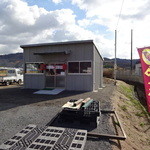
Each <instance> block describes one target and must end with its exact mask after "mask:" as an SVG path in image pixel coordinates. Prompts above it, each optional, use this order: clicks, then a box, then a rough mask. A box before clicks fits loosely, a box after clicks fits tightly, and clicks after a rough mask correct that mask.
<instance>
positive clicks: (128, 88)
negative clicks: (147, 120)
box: [119, 84, 150, 117]
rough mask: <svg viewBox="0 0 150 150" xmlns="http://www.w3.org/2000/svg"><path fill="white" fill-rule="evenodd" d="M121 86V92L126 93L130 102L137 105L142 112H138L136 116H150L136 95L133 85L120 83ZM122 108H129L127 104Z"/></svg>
mask: <svg viewBox="0 0 150 150" xmlns="http://www.w3.org/2000/svg"><path fill="white" fill-rule="evenodd" d="M119 88H120V92H121V93H122V94H124V95H125V96H126V97H127V98H128V99H129V100H130V104H131V105H134V106H135V107H136V109H137V110H139V111H140V112H138V113H136V116H139V117H144V116H150V114H149V113H148V112H147V110H146V109H145V107H143V105H142V104H141V103H140V102H139V101H138V100H137V99H136V97H135V96H134V88H133V86H131V85H130V86H125V85H123V84H120V86H119ZM128 104H129V103H128ZM121 108H122V110H124V111H126V110H127V106H125V105H123V106H121Z"/></svg>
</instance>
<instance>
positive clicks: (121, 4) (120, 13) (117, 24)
mask: <svg viewBox="0 0 150 150" xmlns="http://www.w3.org/2000/svg"><path fill="white" fill-rule="evenodd" d="M123 4H124V0H122V4H121V9H120V13H119V17H118V21H117V25H116V29H117V27H118V24H119V20H120V17H121V13H122V8H123Z"/></svg>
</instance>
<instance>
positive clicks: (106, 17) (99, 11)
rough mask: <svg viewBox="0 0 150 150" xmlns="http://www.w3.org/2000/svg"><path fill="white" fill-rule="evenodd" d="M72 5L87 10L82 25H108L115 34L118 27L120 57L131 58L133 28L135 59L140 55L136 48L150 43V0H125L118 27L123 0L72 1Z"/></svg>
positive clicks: (108, 28)
mask: <svg viewBox="0 0 150 150" xmlns="http://www.w3.org/2000/svg"><path fill="white" fill-rule="evenodd" d="M72 4H74V5H77V6H78V7H79V8H80V9H83V10H85V12H86V18H84V19H83V20H80V21H78V23H79V25H80V26H82V27H83V26H84V27H86V28H88V27H87V26H88V25H89V24H91V23H92V24H99V25H100V26H105V27H106V28H107V30H108V31H109V32H112V34H114V32H115V29H116V27H117V30H118V34H117V57H121V58H130V49H131V33H130V32H131V29H133V49H134V50H133V51H134V55H133V57H134V58H139V56H138V53H137V49H136V47H143V46H145V45H147V46H148V45H149V46H150V44H149V40H148V39H149V34H150V28H149V26H150V5H149V0H142V1H141V0H125V1H124V3H123V9H122V14H121V17H120V20H119V24H118V26H117V21H118V16H119V13H120V9H121V5H122V1H120V0H113V1H112V0H72ZM93 18H94V19H93ZM112 42H114V39H112ZM106 44H109V43H106Z"/></svg>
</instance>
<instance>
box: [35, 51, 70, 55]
mask: <svg viewBox="0 0 150 150" xmlns="http://www.w3.org/2000/svg"><path fill="white" fill-rule="evenodd" d="M70 53H71V51H49V52H40V53H34V55H48V54H65V55H68V54H70Z"/></svg>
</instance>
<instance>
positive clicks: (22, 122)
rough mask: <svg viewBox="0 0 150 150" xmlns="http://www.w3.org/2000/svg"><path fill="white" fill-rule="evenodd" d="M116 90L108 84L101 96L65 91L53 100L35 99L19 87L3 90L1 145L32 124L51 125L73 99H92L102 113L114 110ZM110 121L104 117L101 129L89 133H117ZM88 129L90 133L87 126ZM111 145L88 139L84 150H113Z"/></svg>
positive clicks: (0, 100)
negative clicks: (98, 103) (98, 102)
mask: <svg viewBox="0 0 150 150" xmlns="http://www.w3.org/2000/svg"><path fill="white" fill-rule="evenodd" d="M113 90H114V86H113V84H107V85H106V87H105V88H103V89H100V90H99V91H98V92H84V93H83V92H69V91H65V92H62V93H60V94H58V95H55V96H50V95H34V94H33V92H34V91H35V90H25V89H22V87H20V86H18V85H11V86H8V87H5V86H0V144H2V143H3V142H4V141H6V140H7V139H9V138H11V137H12V136H13V135H15V134H16V133H17V132H19V131H20V130H21V129H22V128H24V127H25V126H27V125H28V124H36V125H39V126H45V125H47V124H48V123H49V122H50V120H51V119H52V118H53V117H54V116H55V115H56V114H57V112H59V111H61V106H62V105H63V104H64V103H66V102H67V101H68V100H70V99H79V98H87V97H91V98H93V99H94V100H98V101H100V104H101V105H100V106H101V109H111V108H112V106H111V100H110V97H111V96H112V93H113ZM109 119H110V116H109V115H101V117H100V125H99V126H98V127H97V128H90V129H89V130H90V131H92V132H100V133H110V134H111V133H113V128H112V126H111V124H109ZM60 126H61V125H60ZM83 126H84V125H83ZM84 128H85V129H86V126H85V127H84ZM111 144H112V143H111V142H110V141H109V140H106V139H99V140H97V139H92V138H88V139H87V142H86V145H85V149H84V150H106V149H107V150H111V149H112V148H111Z"/></svg>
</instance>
